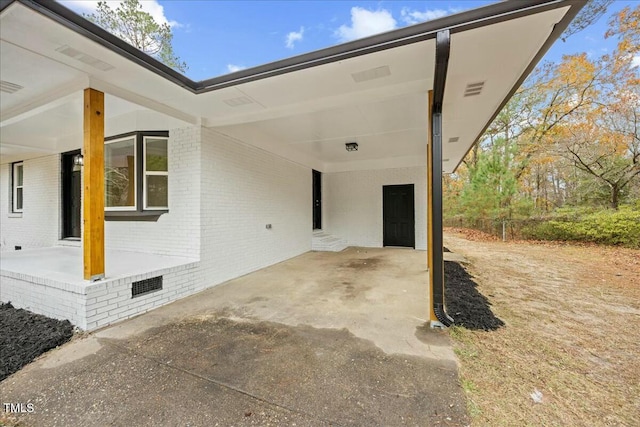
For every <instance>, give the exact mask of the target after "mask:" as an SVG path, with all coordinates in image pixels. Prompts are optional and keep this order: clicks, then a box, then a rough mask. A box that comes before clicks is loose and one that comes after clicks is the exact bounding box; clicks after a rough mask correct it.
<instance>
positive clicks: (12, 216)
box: [7, 212, 22, 218]
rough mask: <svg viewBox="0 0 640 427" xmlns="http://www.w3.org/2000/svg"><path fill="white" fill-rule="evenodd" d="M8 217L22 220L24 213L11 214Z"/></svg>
mask: <svg viewBox="0 0 640 427" xmlns="http://www.w3.org/2000/svg"><path fill="white" fill-rule="evenodd" d="M7 217H9V218H22V212H9V214H8V215H7Z"/></svg>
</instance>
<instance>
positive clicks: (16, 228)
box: [0, 154, 60, 251]
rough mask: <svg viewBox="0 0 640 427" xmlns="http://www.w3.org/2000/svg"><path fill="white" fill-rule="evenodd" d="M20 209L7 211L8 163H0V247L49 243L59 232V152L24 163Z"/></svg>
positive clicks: (9, 193)
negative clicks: (19, 211)
mask: <svg viewBox="0 0 640 427" xmlns="http://www.w3.org/2000/svg"><path fill="white" fill-rule="evenodd" d="M23 184H24V190H23V191H24V199H23V212H22V213H21V214H13V213H11V164H3V165H0V250H3V251H5V250H13V249H14V247H15V246H16V245H18V246H22V248H23V249H28V248H36V247H43V246H52V245H54V244H55V242H56V241H57V240H58V238H59V233H60V155H58V154H56V155H50V156H44V157H39V158H36V159H31V160H26V161H25V162H24V181H23Z"/></svg>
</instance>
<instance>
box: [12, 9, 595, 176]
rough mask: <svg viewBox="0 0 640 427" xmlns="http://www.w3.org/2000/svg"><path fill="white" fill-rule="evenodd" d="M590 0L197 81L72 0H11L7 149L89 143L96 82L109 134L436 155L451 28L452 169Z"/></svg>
mask: <svg viewBox="0 0 640 427" xmlns="http://www.w3.org/2000/svg"><path fill="white" fill-rule="evenodd" d="M583 4H584V2H583V1H573V0H522V1H506V2H500V3H497V4H493V5H489V6H486V7H482V8H479V9H475V10H470V11H467V12H463V13H459V14H456V15H450V16H447V17H444V18H441V19H437V20H434V21H429V22H425V23H422V24H418V25H414V26H410V27H406V28H402V29H399V30H395V31H391V32H388V33H384V34H379V35H375V36H372V37H368V38H364V39H360V40H356V41H353V42H349V43H345V44H341V45H337V46H333V47H330V48H326V49H322V50H318V51H315V52H311V53H308V54H304V55H300V56H295V57H292V58H288V59H284V60H281V61H276V62H272V63H269V64H265V65H262V66H258V67H254V68H249V69H246V70H242V71H238V72H235V73H231V74H228V75H224V76H221V77H216V78H213V79H208V80H204V81H199V82H196V81H193V80H190V79H189V78H187V77H185V76H184V75H181V74H180V73H178V72H176V71H175V70H172V69H170V68H169V67H167V66H165V65H163V64H162V63H160V62H158V61H157V60H155V59H154V58H152V57H150V56H148V55H145V54H144V53H142V52H140V51H138V50H137V49H135V48H133V47H132V46H130V45H128V44H127V43H125V42H123V41H122V40H120V39H118V38H117V37H115V36H113V35H112V34H110V33H108V32H106V31H104V30H103V29H101V28H100V27H98V26H96V25H94V24H92V23H91V22H89V21H87V20H86V19H84V18H83V17H81V16H79V15H76V14H75V13H73V12H71V11H70V10H68V9H66V8H65V7H63V6H61V5H60V4H57V3H55V2H49V1H44V0H14V1H2V3H1V4H0V8H1V15H0V35H1V45H0V49H1V50H0V52H1V55H2V57H1V59H2V60H1V61H0V74H1V76H2V80H3V94H2V97H1V98H0V117H1V118H0V131H1V132H0V143H1V145H0V154H2V158H3V162H7V161H15V160H21V159H26V158H29V157H37V156H40V155H42V154H46V153H59V152H61V151H66V150H71V149H75V148H78V147H79V146H81V142H82V114H81V105H82V101H81V90H82V89H84V88H86V87H93V88H95V89H98V90H101V91H103V92H105V93H106V94H107V98H106V106H105V112H106V132H107V134H108V135H112V134H118V133H122V132H126V131H130V130H134V129H132V127H133V128H136V129H153V128H156V129H157V128H160V127H161V128H164V129H166V128H167V127H174V126H180V125H184V124H185V123H191V124H202V125H204V126H207V127H212V128H215V129H216V130H217V131H218V132H221V133H223V134H226V135H228V136H230V137H232V138H236V139H238V140H241V141H243V142H245V143H248V144H252V145H255V146H258V147H260V148H263V149H266V150H268V151H271V152H274V153H276V154H279V155H281V156H283V157H285V158H288V159H290V160H293V161H295V162H298V163H301V164H304V165H306V166H309V167H313V168H315V169H318V170H321V171H327V172H331V171H343V170H354V169H370V168H384V167H400V166H416V165H424V164H426V162H425V157H426V141H427V133H428V131H427V128H428V114H427V111H428V105H427V104H428V98H427V93H428V91H430V90H432V89H433V88H434V74H435V69H436V64H435V58H436V53H435V51H436V41H435V37H436V34H437V33H438V32H439V31H442V30H448V31H449V32H450V34H451V36H450V54H449V59H448V68H447V70H448V71H447V73H446V76H445V77H446V85H445V88H444V98H443V105H442V108H443V145H444V146H443V168H444V171H445V172H452V171H453V170H455V168H456V167H457V165H458V164H459V163H460V161H461V160H462V158H463V157H464V155H465V154H466V152H467V151H468V150H469V149H470V148H471V146H472V145H473V144H474V143H475V142H476V141H477V140H478V138H479V137H480V136H481V134H482V132H483V131H484V129H485V128H486V127H487V126H488V124H489V123H490V122H491V120H492V119H493V118H494V117H495V115H496V114H497V113H498V112H499V111H500V109H501V108H502V106H503V105H504V104H505V103H506V102H507V101H508V99H509V98H510V96H511V95H512V94H513V92H514V91H515V90H516V89H517V88H518V86H519V85H520V84H521V83H522V81H523V80H524V78H526V76H527V75H528V74H529V73H530V72H531V70H532V69H533V67H534V66H535V64H536V63H537V62H538V61H539V60H540V58H541V57H542V55H543V54H544V53H545V52H546V50H547V49H548V48H549V47H550V46H551V44H552V43H553V42H554V41H555V40H556V39H557V37H558V36H559V35H560V34H561V32H562V31H563V30H564V28H566V26H567V25H568V23H569V22H570V21H571V19H573V17H574V16H575V14H576V13H577V12H578V11H579V9H580V8H581V7H582V6H583ZM203 54H204V52H203ZM5 82H7V83H10V84H14V85H17V86H13V88H15V87H18V88H19V89H18V90H16V91H14V92H12V93H8V92H6V91H5V88H6V85H5ZM350 141H356V142H358V144H359V145H360V149H359V151H357V152H355V153H353V152H352V153H348V152H346V150H345V149H344V144H345V142H350Z"/></svg>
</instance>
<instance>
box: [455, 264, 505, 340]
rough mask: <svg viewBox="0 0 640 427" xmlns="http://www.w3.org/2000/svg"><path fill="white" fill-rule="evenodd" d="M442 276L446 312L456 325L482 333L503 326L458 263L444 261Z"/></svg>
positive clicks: (474, 283)
mask: <svg viewBox="0 0 640 427" xmlns="http://www.w3.org/2000/svg"><path fill="white" fill-rule="evenodd" d="M444 276H445V303H446V306H447V312H448V314H449V315H450V316H451V317H453V319H454V321H455V324H456V325H459V326H464V327H465V328H467V329H471V330H482V331H495V330H496V329H498V328H500V327H502V326H504V322H503V321H502V320H500V319H499V318H498V317H496V316H495V314H493V311H491V303H490V302H489V300H488V299H487V297H485V296H484V295H482V294H481V293H480V292H479V291H478V284H477V283H476V282H475V281H474V280H473V278H472V277H471V275H470V274H469V273H468V272H467V271H466V270H465V268H464V267H463V266H462V265H460V263H457V262H454V261H445V262H444Z"/></svg>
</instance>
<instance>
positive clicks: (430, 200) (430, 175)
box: [427, 90, 438, 322]
mask: <svg viewBox="0 0 640 427" xmlns="http://www.w3.org/2000/svg"><path fill="white" fill-rule="evenodd" d="M428 102H429V107H428V114H429V116H428V117H429V120H428V122H429V124H428V127H427V135H428V136H427V266H428V267H429V320H430V321H432V322H433V321H437V320H438V318H437V317H436V314H435V312H434V311H433V268H434V266H433V257H432V256H431V254H432V253H433V233H432V232H431V223H432V221H433V191H432V190H433V167H432V161H431V158H432V157H433V132H431V127H432V126H433V123H431V118H432V117H433V115H432V112H433V91H432V90H430V91H429V95H428Z"/></svg>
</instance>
